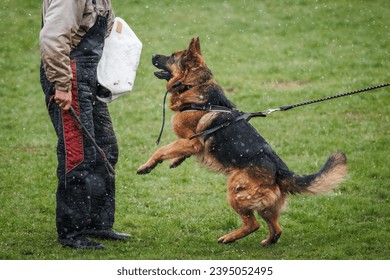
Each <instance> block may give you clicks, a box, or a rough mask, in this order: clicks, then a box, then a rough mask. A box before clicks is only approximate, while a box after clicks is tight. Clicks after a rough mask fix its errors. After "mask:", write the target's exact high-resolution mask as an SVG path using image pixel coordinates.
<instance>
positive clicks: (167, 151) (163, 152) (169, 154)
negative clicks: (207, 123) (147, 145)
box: [137, 138, 202, 174]
mask: <svg viewBox="0 0 390 280" xmlns="http://www.w3.org/2000/svg"><path fill="white" fill-rule="evenodd" d="M201 148H202V145H201V143H200V142H199V141H198V140H197V139H192V140H189V139H183V138H180V139H178V140H176V141H175V142H172V143H171V144H169V145H166V146H164V147H162V148H160V149H158V150H157V151H156V152H155V153H154V154H153V155H152V156H151V157H150V159H149V160H148V161H147V162H146V163H144V164H143V165H141V166H140V167H139V168H138V170H137V174H147V173H149V172H151V171H152V170H153V169H154V168H155V167H156V166H157V164H159V163H161V162H163V161H164V160H167V159H175V158H180V159H183V160H184V159H185V158H187V157H189V156H192V155H194V154H197V153H198V152H199V151H200V149H201ZM183 160H181V162H182V161H183ZM181 162H180V163H181ZM177 166H178V165H177ZM171 167H175V166H171Z"/></svg>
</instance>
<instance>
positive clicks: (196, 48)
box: [184, 37, 204, 67]
mask: <svg viewBox="0 0 390 280" xmlns="http://www.w3.org/2000/svg"><path fill="white" fill-rule="evenodd" d="M184 61H185V63H186V65H187V66H189V67H198V66H199V65H202V64H203V63H204V61H203V57H202V52H201V50H200V43H199V37H196V38H192V40H191V42H190V45H189V46H188V49H187V52H186V55H185V57H184Z"/></svg>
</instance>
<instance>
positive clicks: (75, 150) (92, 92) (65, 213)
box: [41, 1, 118, 238]
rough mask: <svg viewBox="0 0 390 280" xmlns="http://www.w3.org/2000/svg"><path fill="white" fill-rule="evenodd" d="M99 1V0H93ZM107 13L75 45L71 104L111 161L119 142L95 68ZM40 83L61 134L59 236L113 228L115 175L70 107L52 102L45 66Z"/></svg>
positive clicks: (101, 46) (52, 94)
mask: <svg viewBox="0 0 390 280" xmlns="http://www.w3.org/2000/svg"><path fill="white" fill-rule="evenodd" d="M93 2H95V1H93ZM106 30H107V18H106V17H103V16H101V15H98V17H97V20H96V22H95V24H94V25H93V27H91V28H90V29H89V31H88V32H87V33H86V34H85V35H84V37H83V39H82V40H81V41H80V43H79V45H78V46H77V47H76V48H75V49H73V50H72V51H71V54H70V58H71V68H72V71H73V82H72V107H73V109H74V110H75V112H76V113H77V114H78V115H79V117H80V119H81V121H82V123H83V124H84V125H85V126H86V128H87V129H88V131H89V133H90V134H91V135H92V136H94V137H95V140H96V142H97V144H98V145H99V146H100V147H101V148H102V149H103V150H104V152H105V154H106V156H107V159H108V160H109V161H110V163H111V164H112V166H115V164H116V162H117V160H118V144H117V140H116V137H115V133H114V130H113V127H112V122H111V118H110V115H109V112H108V108H107V105H106V104H105V103H102V102H99V101H97V100H95V96H96V95H97V94H99V90H100V89H99V87H98V83H97V75H96V68H97V65H98V62H99V60H100V57H101V55H102V51H103V46H104V39H105V34H106ZM41 85H42V89H43V91H44V93H45V95H46V104H47V107H48V111H49V115H50V118H51V121H52V123H53V126H54V129H55V131H56V133H57V137H58V146H57V156H58V168H57V177H58V189H57V196H56V197H57V208H56V224H57V232H58V236H59V238H70V237H74V236H77V235H79V234H82V233H83V231H84V230H86V229H88V228H94V229H111V228H112V226H113V223H114V212H115V178H114V177H113V176H112V175H110V174H109V173H108V172H107V170H106V167H105V164H104V161H103V159H102V158H101V156H100V154H99V153H98V151H96V149H95V147H94V146H93V144H92V143H90V141H88V139H86V138H84V137H83V135H82V131H81V130H80V128H79V126H78V124H77V122H76V121H75V120H74V119H73V117H72V116H71V115H70V113H69V111H63V110H62V109H60V108H59V106H58V105H57V104H56V103H55V102H52V100H53V96H54V92H55V90H54V85H53V84H51V83H50V82H49V81H48V80H47V78H46V75H45V73H44V70H43V67H41Z"/></svg>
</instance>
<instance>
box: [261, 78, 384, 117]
mask: <svg viewBox="0 0 390 280" xmlns="http://www.w3.org/2000/svg"><path fill="white" fill-rule="evenodd" d="M387 86H390V83H384V84H380V85H377V86H372V87H368V88H363V89H358V90H354V91H349V92H345V93H340V94H336V95H332V96H327V97H324V98H320V99H314V100H310V101H304V102H300V103H296V104H292V105H286V106H281V107H279V108H275V109H268V110H266V111H265V112H264V113H265V114H266V115H269V114H271V113H273V112H275V111H287V110H290V109H293V108H297V107H300V106H305V105H310V104H313V103H317V102H322V101H327V100H331V99H335V98H339V97H344V96H348V95H353V94H356V93H360V92H365V91H370V90H374V89H378V88H383V87H387Z"/></svg>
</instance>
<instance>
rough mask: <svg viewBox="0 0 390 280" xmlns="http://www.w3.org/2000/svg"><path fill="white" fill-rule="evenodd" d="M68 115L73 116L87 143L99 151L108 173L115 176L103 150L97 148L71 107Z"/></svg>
mask: <svg viewBox="0 0 390 280" xmlns="http://www.w3.org/2000/svg"><path fill="white" fill-rule="evenodd" d="M69 112H70V114H71V115H72V116H73V118H74V119H75V120H76V122H77V123H78V124H79V126H80V128H81V130H82V132H83V133H84V135H85V136H86V137H87V138H88V140H89V141H91V143H92V144H93V145H94V146H95V148H96V150H98V151H99V153H100V155H101V156H102V158H103V160H104V164H105V165H106V168H107V171H108V173H110V174H111V175H112V176H114V175H115V169H114V167H112V165H111V163H110V162H109V161H108V159H107V157H106V154H105V153H104V151H103V149H102V148H100V147H99V145H98V144H97V143H96V141H95V139H94V138H93V137H92V135H91V134H90V133H89V131H88V130H87V128H86V127H85V126H84V124H83V123H82V122H81V120H80V118H79V116H77V114H76V112H75V111H74V110H73V108H72V107H70V109H69Z"/></svg>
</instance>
